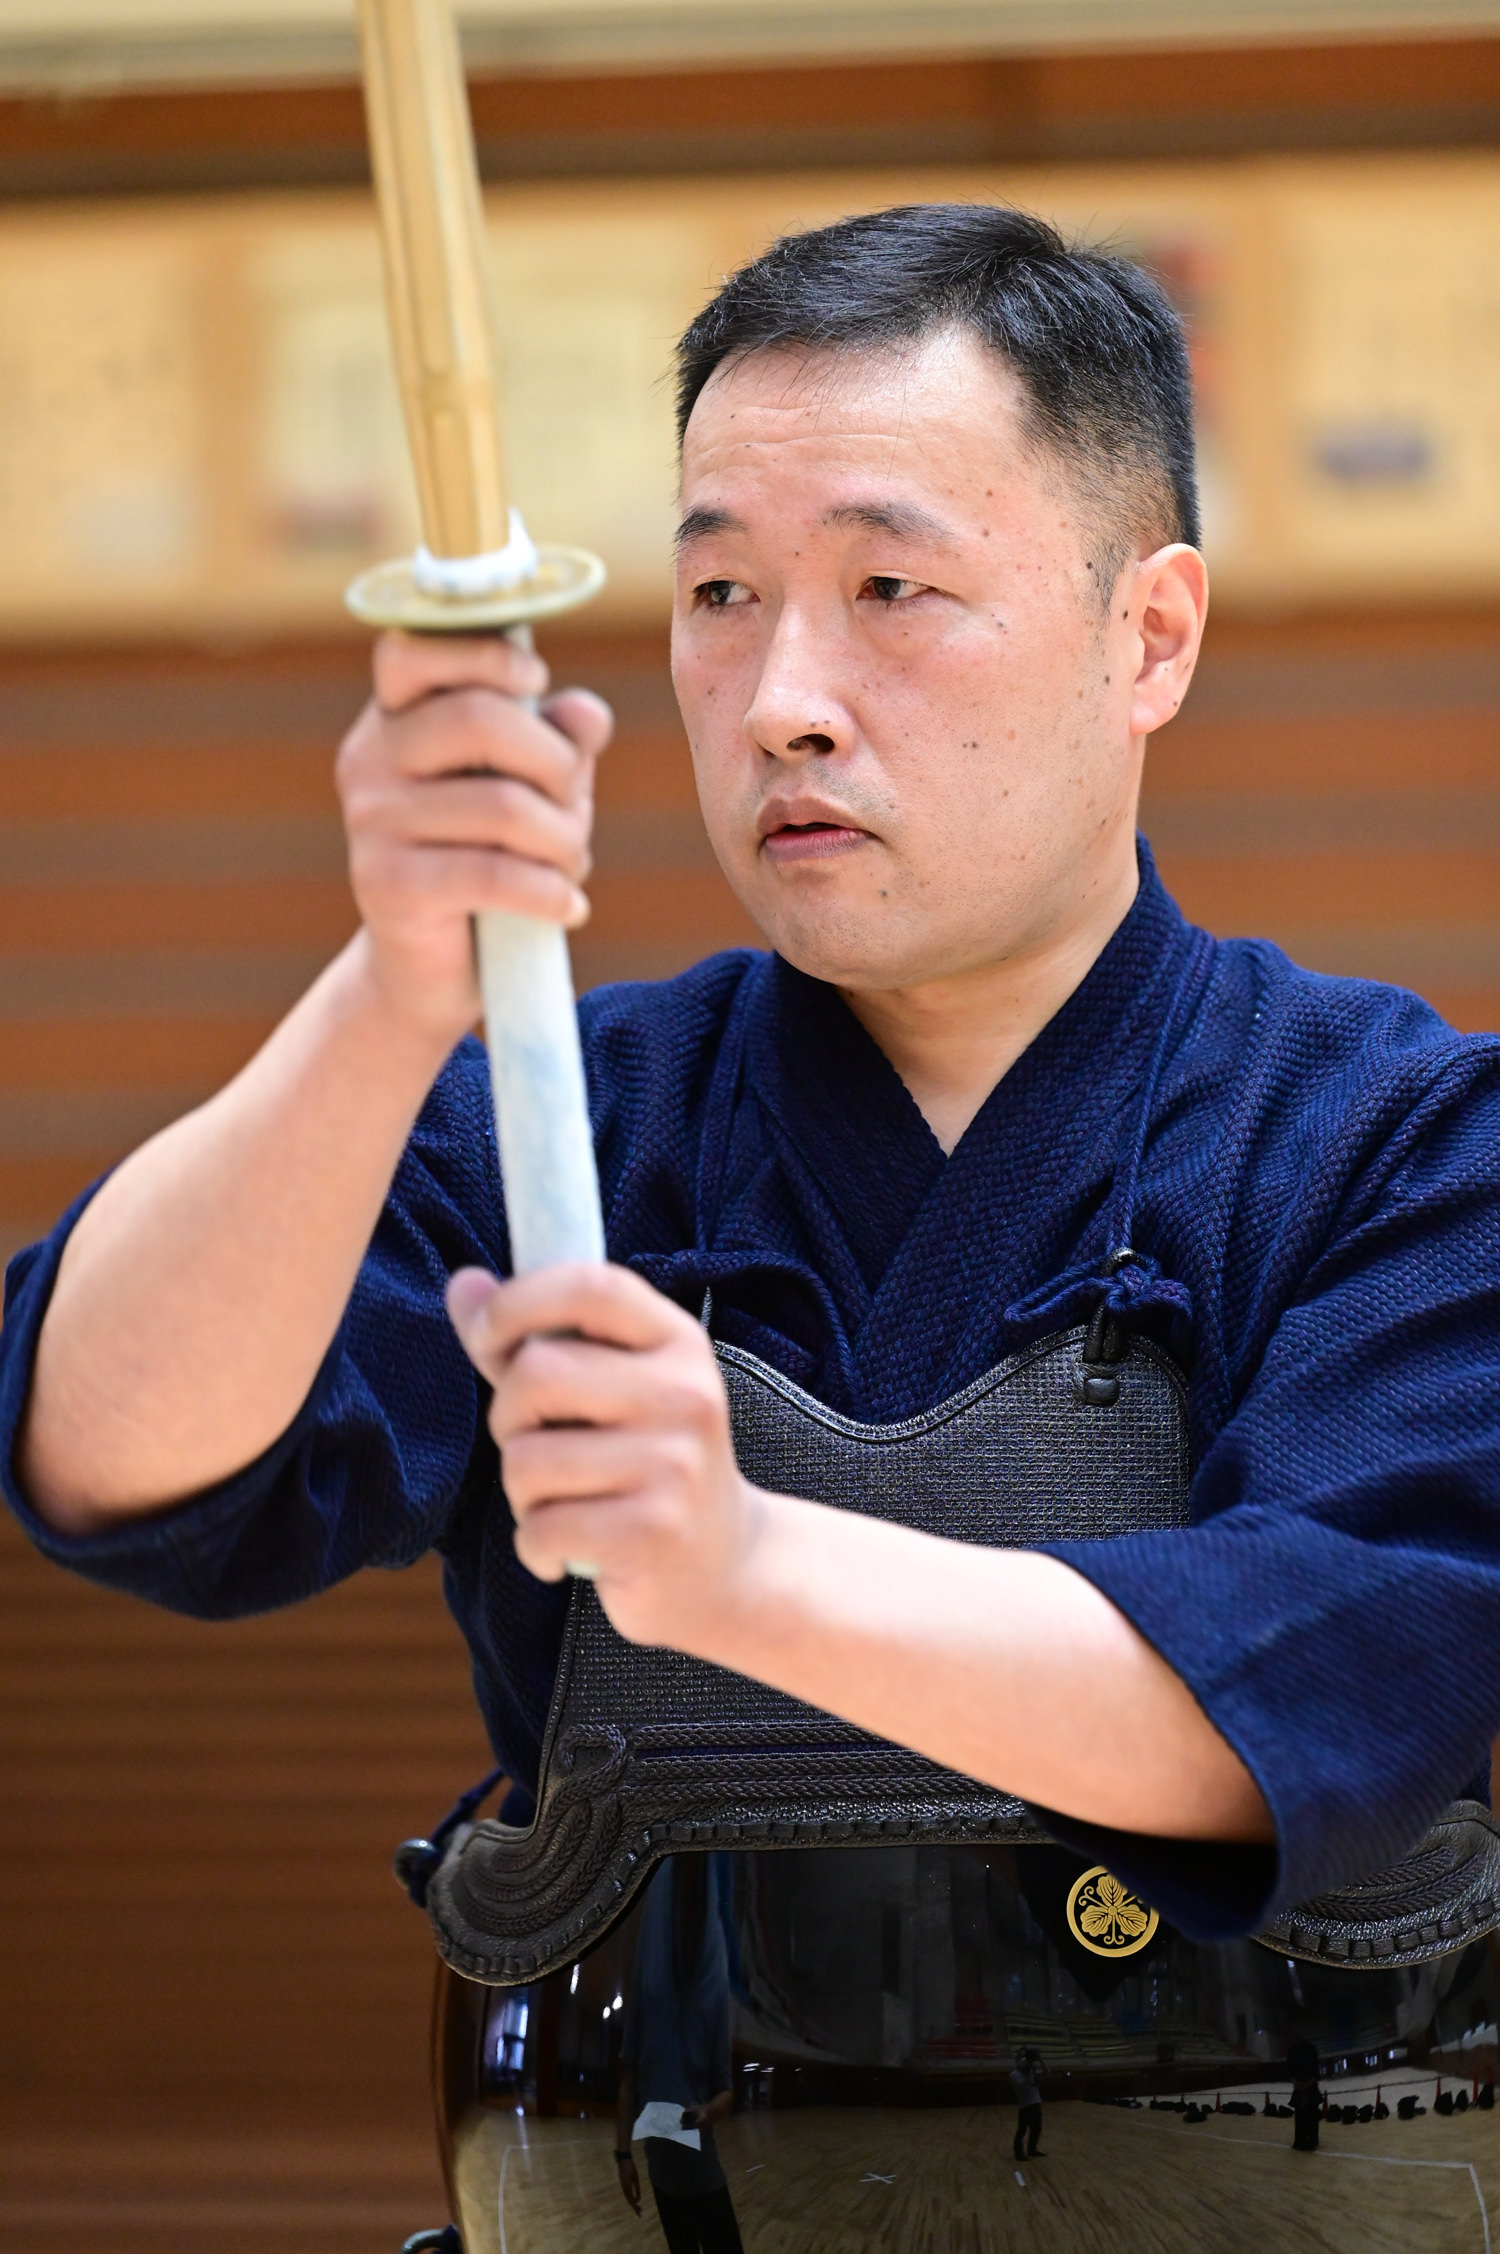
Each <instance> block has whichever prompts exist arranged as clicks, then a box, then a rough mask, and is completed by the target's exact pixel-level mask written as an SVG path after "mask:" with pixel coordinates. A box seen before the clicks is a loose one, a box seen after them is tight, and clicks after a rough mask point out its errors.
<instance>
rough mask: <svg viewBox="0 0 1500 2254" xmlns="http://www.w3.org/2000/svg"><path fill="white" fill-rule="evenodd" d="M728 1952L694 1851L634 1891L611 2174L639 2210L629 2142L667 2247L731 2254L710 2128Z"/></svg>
mask: <svg viewBox="0 0 1500 2254" xmlns="http://www.w3.org/2000/svg"><path fill="white" fill-rule="evenodd" d="M732 2082H733V2063H732V2057H731V2049H730V2004H729V1959H728V1953H727V1951H726V1949H725V1945H724V1928H723V1926H722V1924H721V1923H720V1920H719V1915H718V1910H717V1907H716V1905H715V1903H714V1900H713V1873H712V1870H711V1868H710V1865H709V1861H708V1858H707V1857H706V1856H703V1855H676V1856H673V1857H672V1858H671V1859H670V1860H669V1861H668V1862H665V1863H663V1864H662V1865H661V1866H660V1867H659V1869H658V1870H657V1872H656V1875H655V1877H654V1878H653V1879H652V1881H651V1884H650V1885H649V1887H648V1888H647V1889H646V1897H645V1902H644V1905H643V1908H642V1915H641V1927H640V1938H639V1940H638V1942H637V1945H636V1962H635V1974H634V1978H633V1979H632V1981H631V1985H630V1998H629V2001H628V2002H627V2004H626V2006H625V2030H624V2034H623V2036H622V2038H621V2043H620V2083H619V2090H618V2094H617V2103H616V2107H615V2171H616V2174H617V2175H618V2177H619V2183H620V2189H621V2191H622V2192H623V2193H624V2195H625V2198H626V2200H627V2202H628V2203H629V2205H630V2206H631V2207H633V2208H634V2209H635V2212H636V2213H637V2214H639V2213H640V2212H641V2179H640V2171H639V2170H638V2169H637V2167H636V2164H635V2157H634V2154H633V2153H632V2151H631V2142H632V2138H633V2137H637V2136H638V2137H639V2138H640V2139H641V2140H642V2142H643V2143H644V2145H645V2148H646V2171H647V2174H648V2176H649V2178H650V2183H651V2191H652V2196H653V2197H654V2198H655V2201H656V2211H657V2214H658V2215H659V2216H660V2218H661V2227H662V2234H663V2236H664V2237H665V2239H666V2242H667V2247H668V2250H669V2254H741V2241H740V2227H739V2223H738V2220H737V2219H736V2216H735V2212H734V2201H733V2199H732V2198H731V2196H730V2191H729V2179H728V2178H727V2176H726V2175H725V2173H724V2164H723V2162H722V2160H721V2159H720V2157H719V2151H718V2146H717V2144H716V2143H715V2140H714V2124H715V2122H718V2121H724V2120H727V2119H728V2117H729V2114H730V2113H731V2111H732V2110H733V2103H734V2092H733V2088H732Z"/></svg>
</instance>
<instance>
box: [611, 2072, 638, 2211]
mask: <svg viewBox="0 0 1500 2254" xmlns="http://www.w3.org/2000/svg"><path fill="white" fill-rule="evenodd" d="M636 2110H637V2108H636V2102H635V2068H634V2067H633V2066H626V2065H625V2064H624V2062H623V2061H622V2062H621V2066H620V2090H619V2095H618V2097H617V2098H616V2099H615V2168H616V2170H617V2171H618V2174H619V2178H620V2189H621V2191H622V2192H623V2193H624V2194H625V2197H626V2200H627V2201H628V2203H629V2204H630V2206H632V2207H633V2208H634V2209H635V2211H636V2213H637V2214H639V2213H640V2211H641V2178H640V2171H639V2169H638V2168H637V2167H636V2164H635V2155H634V2154H633V2153H632V2151H631V2149H630V2136H631V2131H632V2130H633V2129H634V2127H635V2116H636Z"/></svg>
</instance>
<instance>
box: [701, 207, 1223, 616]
mask: <svg viewBox="0 0 1500 2254" xmlns="http://www.w3.org/2000/svg"><path fill="white" fill-rule="evenodd" d="M950 328H964V329H969V330H971V331H972V332H973V333H974V334H975V335H976V336H977V337H979V338H981V339H982V341H983V342H984V343H985V344H987V345H989V346H990V348H991V349H992V350H993V351H994V352H996V353H997V354H998V355H999V356H1000V357H1001V358H1002V359H1003V360H1005V361H1006V362H1007V363H1008V364H1009V366H1010V367H1011V369H1012V370H1013V371H1014V373H1015V375H1016V377H1017V378H1018V380H1019V382H1020V385H1021V390H1022V394H1023V397H1024V401H1025V408H1024V414H1025V425H1026V435H1027V437H1028V438H1029V439H1030V440H1031V442H1032V443H1033V444H1034V445H1035V446H1036V447H1038V448H1039V449H1040V450H1043V451H1046V452H1049V453H1051V454H1052V455H1053V456H1054V457H1055V458H1056V459H1057V460H1058V461H1059V462H1061V463H1062V464H1063V466H1064V467H1065V468H1066V470H1067V471H1068V472H1069V473H1070V474H1071V476H1072V478H1073V480H1074V482H1075V484H1076V485H1078V486H1079V487H1081V490H1082V497H1083V500H1084V505H1085V507H1086V509H1087V510H1088V513H1089V515H1090V517H1091V519H1092V520H1093V523H1094V526H1095V528H1096V531H1097V546H1096V552H1095V560H1096V562H1097V566H1098V570H1099V575H1100V579H1101V584H1102V592H1103V594H1104V596H1105V599H1106V600H1107V599H1108V594H1109V590H1110V588H1111V587H1112V586H1113V584H1114V581H1115V579H1116V577H1117V575H1118V573H1119V570H1120V567H1121V566H1122V564H1123V563H1124V562H1125V559H1126V557H1127V556H1128V555H1130V554H1131V552H1132V550H1133V549H1134V547H1135V544H1136V542H1137V541H1138V540H1142V539H1144V540H1145V541H1146V543H1147V545H1148V549H1149V548H1154V547H1159V546H1161V545H1163V544H1164V543H1166V542H1167V541H1172V540H1186V541H1190V542H1191V543H1192V544H1193V545H1194V546H1195V547H1196V546H1197V544H1198V541H1199V535H1200V527H1199V515H1198V487H1197V476H1196V470H1195V462H1194V445H1193V392H1192V376H1191V371H1190V368H1189V364H1188V351H1187V343H1186V340H1185V338H1184V336H1183V332H1182V324H1181V322H1180V321H1179V320H1178V318H1177V315H1176V313H1175V312H1174V311H1173V309H1172V306H1171V304H1170V303H1169V301H1168V299H1167V297H1166V294H1165V292H1164V291H1163V290H1162V288H1161V286H1160V284H1159V283H1158V282H1157V281H1155V280H1154V279H1153V277H1152V276H1151V275H1150V274H1148V273H1147V272H1146V271H1145V269H1144V268H1143V267H1140V266H1137V265H1135V264H1134V263H1133V262H1132V261H1131V260H1129V259H1127V258H1118V257H1115V256H1113V255H1111V254H1110V253H1109V252H1107V251H1102V250H1095V249H1092V248H1089V247H1087V246H1084V245H1069V244H1068V243H1066V242H1064V240H1063V238H1062V236H1061V235H1060V234H1059V233H1058V232H1057V229H1056V228H1055V227H1050V226H1049V225H1048V224H1047V222H1046V221H1045V220H1043V219H1037V218H1034V217H1033V216H1032V215H1031V214H1030V213H1029V212H1024V211H1014V210H1011V209H1009V208H1007V207H1006V206H1004V205H998V204H898V205H896V206H895V207H894V208H892V209H890V210H887V211H871V212H865V213H863V214H861V215H860V216H858V217H855V218H851V219H840V220H838V221H837V222H836V223H835V224H834V225H833V226H831V227H816V228H813V229H811V230H809V231H808V232H807V233H805V234H800V235H783V236H782V237H781V239H780V241H779V242H775V243H772V245H771V247H770V249H769V250H766V251H763V252H762V253H761V255H760V256H759V258H755V259H752V260H751V261H750V263H749V265H747V266H742V267H741V268H740V270H739V272H738V273H736V274H731V275H730V276H729V278H728V280H727V281H726V282H725V283H724V285H723V287H722V288H721V289H720V291H719V292H718V295H717V296H716V297H714V298H712V299H711V300H710V302H709V303H708V304H707V305H706V306H705V307H704V308H703V311H702V312H701V313H700V314H699V315H698V317H697V319H696V320H695V321H693V323H692V324H691V326H690V327H689V328H688V329H687V330H686V331H685V332H684V335H683V337H682V341H681V343H680V344H679V345H678V348H677V430H678V437H679V440H680V439H681V437H682V435H683V433H684V432H685V431H686V429H687V424H688V417H689V416H690V415H691V413H692V411H693V407H694V405H695V404H696V402H697V399H698V396H699V394H700V393H701V391H702V390H703V387H704V385H705V384H706V383H707V382H708V380H709V377H710V376H711V375H712V374H713V372H714V370H715V369H716V368H718V367H720V366H721V365H722V364H723V363H724V362H725V361H727V360H737V359H742V358H743V357H744V356H745V355H746V354H748V353H751V352H758V351H762V350H765V349H768V348H769V349H774V348H778V347H781V348H785V347H793V348H796V347H803V348H806V349H807V350H810V351H816V350H819V349H823V350H826V349H830V348H832V349H841V350H848V351H856V352H857V351H859V350H861V349H865V350H878V349H879V348H880V347H882V346H888V345H893V344H900V343H907V342H910V343H916V342H920V341H921V340H922V339H923V338H926V337H928V336H931V335H933V334H935V333H937V332H938V331H940V330H943V329H950Z"/></svg>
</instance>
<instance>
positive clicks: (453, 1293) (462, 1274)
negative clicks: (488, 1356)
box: [447, 1268, 499, 1341]
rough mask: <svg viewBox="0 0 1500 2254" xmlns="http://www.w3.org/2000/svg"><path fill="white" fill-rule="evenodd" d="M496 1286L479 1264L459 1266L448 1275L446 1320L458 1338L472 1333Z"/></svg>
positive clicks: (466, 1336)
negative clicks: (470, 1266)
mask: <svg viewBox="0 0 1500 2254" xmlns="http://www.w3.org/2000/svg"><path fill="white" fill-rule="evenodd" d="M498 1289H499V1286H498V1285H497V1283H496V1282H495V1279H494V1277H493V1276H491V1275H487V1274H486V1273H485V1271H484V1269H483V1268H460V1269H459V1270H458V1271H457V1273H456V1274H454V1275H451V1276H450V1277H449V1278H448V1291H447V1302H448V1320H449V1322H450V1323H451V1324H452V1325H453V1328H454V1329H455V1330H456V1331H457V1333H458V1335H459V1337H460V1338H461V1339H464V1340H466V1341H467V1340H468V1339H470V1338H472V1337H473V1336H474V1333H475V1332H476V1330H477V1329H478V1328H479V1327H480V1325H481V1322H482V1318H483V1315H484V1311H485V1309H486V1308H487V1307H488V1305H489V1303H490V1301H491V1300H492V1299H493V1298H494V1296H495V1293H496V1291H497V1290H498Z"/></svg>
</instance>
